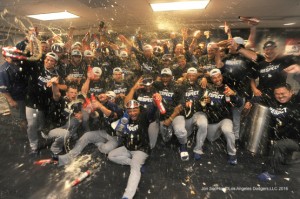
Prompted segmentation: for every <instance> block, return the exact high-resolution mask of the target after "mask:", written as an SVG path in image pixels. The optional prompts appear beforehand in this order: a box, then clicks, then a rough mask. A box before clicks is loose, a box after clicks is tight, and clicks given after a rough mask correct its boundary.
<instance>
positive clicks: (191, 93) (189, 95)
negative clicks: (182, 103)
mask: <svg viewBox="0 0 300 199" xmlns="http://www.w3.org/2000/svg"><path fill="white" fill-rule="evenodd" d="M198 94H199V91H194V90H191V91H187V92H185V96H186V97H188V98H189V97H193V98H194V97H197V96H198Z"/></svg>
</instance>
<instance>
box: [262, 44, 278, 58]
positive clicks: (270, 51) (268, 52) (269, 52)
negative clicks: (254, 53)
mask: <svg viewBox="0 0 300 199" xmlns="http://www.w3.org/2000/svg"><path fill="white" fill-rule="evenodd" d="M264 55H265V57H266V58H267V59H269V60H273V59H274V58H275V57H276V55H277V49H276V47H267V48H265V49H264Z"/></svg>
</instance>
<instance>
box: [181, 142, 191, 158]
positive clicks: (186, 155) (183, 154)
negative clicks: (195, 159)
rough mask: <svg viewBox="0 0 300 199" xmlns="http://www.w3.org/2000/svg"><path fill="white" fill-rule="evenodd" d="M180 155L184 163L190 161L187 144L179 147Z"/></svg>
mask: <svg viewBox="0 0 300 199" xmlns="http://www.w3.org/2000/svg"><path fill="white" fill-rule="evenodd" d="M179 153H180V158H181V160H182V161H188V160H189V153H188V151H187V149H186V145H185V144H181V145H180V147H179Z"/></svg>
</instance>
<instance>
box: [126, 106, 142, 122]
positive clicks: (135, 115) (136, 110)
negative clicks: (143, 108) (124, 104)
mask: <svg viewBox="0 0 300 199" xmlns="http://www.w3.org/2000/svg"><path fill="white" fill-rule="evenodd" d="M127 113H128V115H129V117H130V118H131V119H132V120H133V121H136V120H137V119H138V116H139V114H140V108H139V107H137V108H128V109H127Z"/></svg>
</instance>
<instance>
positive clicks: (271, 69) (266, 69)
mask: <svg viewBox="0 0 300 199" xmlns="http://www.w3.org/2000/svg"><path fill="white" fill-rule="evenodd" d="M279 66H280V64H278V65H270V66H268V67H267V68H264V69H261V70H260V71H259V72H260V73H268V72H270V71H273V70H277V69H278V68H279Z"/></svg>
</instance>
